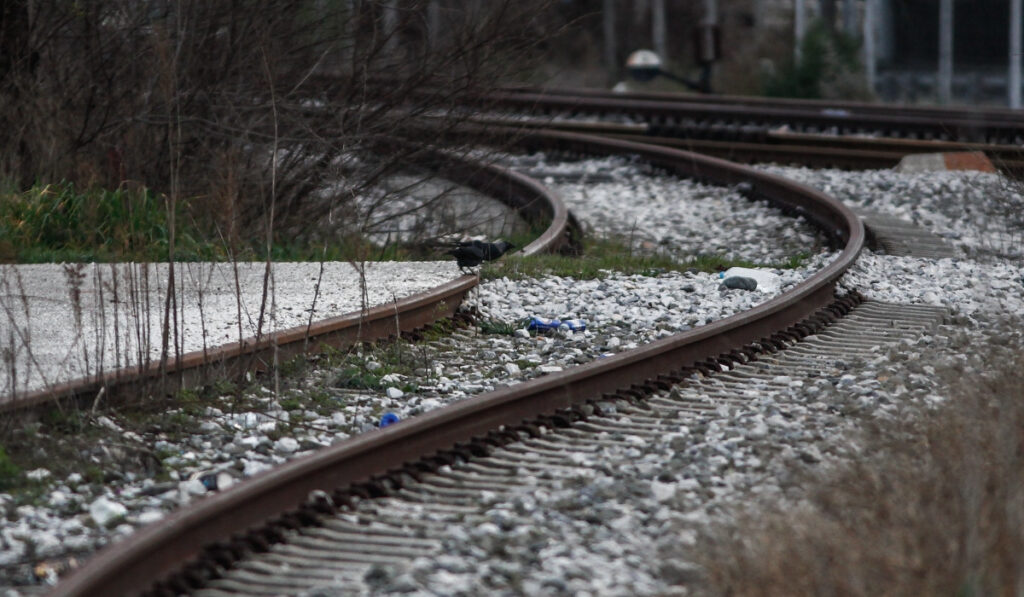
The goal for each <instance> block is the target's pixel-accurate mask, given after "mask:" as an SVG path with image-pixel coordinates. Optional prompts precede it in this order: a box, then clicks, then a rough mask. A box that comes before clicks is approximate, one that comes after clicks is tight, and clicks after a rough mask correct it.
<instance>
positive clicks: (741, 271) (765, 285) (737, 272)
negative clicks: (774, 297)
mask: <svg viewBox="0 0 1024 597" xmlns="http://www.w3.org/2000/svg"><path fill="white" fill-rule="evenodd" d="M735 276H741V277H744V278H750V279H752V280H754V281H755V282H757V290H760V291H761V292H775V291H777V290H778V289H779V284H780V282H779V276H778V274H775V273H773V272H771V271H768V270H766V269H751V268H748V267H730V268H729V269H727V270H725V271H724V272H722V273H720V274H718V277H719V278H720V279H722V280H725V279H727V278H732V277H735Z"/></svg>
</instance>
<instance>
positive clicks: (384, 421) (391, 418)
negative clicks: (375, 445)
mask: <svg viewBox="0 0 1024 597" xmlns="http://www.w3.org/2000/svg"><path fill="white" fill-rule="evenodd" d="M400 420H401V419H399V418H398V415H396V414H395V413H384V416H382V417H381V418H380V428H381V429H383V428H385V427H387V426H388V425H394V424H395V423H397V422H399V421H400Z"/></svg>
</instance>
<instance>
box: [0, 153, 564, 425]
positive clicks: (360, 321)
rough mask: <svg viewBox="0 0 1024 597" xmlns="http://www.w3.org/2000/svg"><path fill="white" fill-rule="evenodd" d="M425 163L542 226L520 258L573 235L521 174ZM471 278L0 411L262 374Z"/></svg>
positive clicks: (457, 161) (344, 340)
mask: <svg viewBox="0 0 1024 597" xmlns="http://www.w3.org/2000/svg"><path fill="white" fill-rule="evenodd" d="M426 165H428V166H430V167H432V168H433V169H434V170H435V171H437V172H438V173H439V174H440V175H441V176H442V177H447V178H448V179H449V180H452V181H455V182H458V183H460V184H465V185H467V186H469V187H472V188H474V189H477V190H479V191H482V192H487V193H490V194H492V196H494V197H496V198H498V199H499V200H501V201H503V202H505V203H506V204H507V205H509V206H510V207H511V208H513V209H515V210H517V211H518V212H519V213H520V214H521V215H522V216H523V217H524V218H525V219H527V220H528V221H531V222H533V223H536V224H540V225H546V229H545V230H544V232H543V233H541V235H540V236H538V237H537V238H536V239H535V240H534V241H533V242H531V243H530V244H529V245H527V246H526V247H524V248H523V249H522V250H521V251H520V253H521V254H523V255H533V254H536V253H541V252H549V251H558V250H560V249H563V248H566V247H568V246H571V245H573V244H574V243H576V242H578V240H579V239H578V235H579V230H578V226H577V224H576V223H575V222H574V221H573V219H572V216H571V215H570V214H569V211H568V209H567V208H566V207H565V205H564V204H563V203H562V201H561V200H560V199H559V198H558V197H557V196H555V195H553V194H551V193H550V192H548V191H547V189H545V188H544V187H543V186H542V185H540V184H538V183H537V182H536V181H534V180H532V179H530V178H528V177H525V176H522V175H520V174H517V173H515V172H512V171H510V170H507V169H505V168H502V167H500V166H496V165H485V164H478V163H474V162H471V161H468V160H465V159H462V158H456V157H454V156H452V155H447V154H440V153H439V154H437V155H436V156H434V161H433V162H432V163H431V164H426ZM478 281H479V280H478V278H477V277H476V276H471V275H465V276H462V277H460V278H458V279H457V280H454V281H452V282H450V283H448V284H444V285H442V286H438V287H436V288H434V289H432V290H430V291H428V292H423V293H418V294H415V295H412V296H409V297H406V298H404V299H402V300H399V301H397V303H396V304H388V305H382V306H378V307H374V308H372V309H369V310H368V311H367V312H365V313H358V312H357V313H350V314H347V315H342V316H339V317H333V318H329V319H325V320H320V321H317V322H315V323H312V324H311V325H310V326H308V327H307V326H299V327H296V328H292V329H285V330H281V331H277V332H274V333H270V334H265V335H264V336H262V337H260V338H247V339H245V340H243V341H242V342H240V343H234V344H228V345H223V346H219V347H214V348H209V349H204V350H197V351H194V352H189V353H186V354H183V355H181V356H179V357H177V358H171V359H169V361H168V362H167V363H166V364H162V363H160V362H158V361H153V362H149V363H145V364H143V365H141V366H137V367H129V368H121V369H115V370H110V371H105V372H103V373H101V374H99V375H96V376H90V377H84V378H79V379H74V380H70V381H67V382H63V383H60V384H57V385H53V386H50V387H47V388H44V389H41V390H38V391H33V392H29V393H24V394H19V395H17V396H15V397H14V399H10V397H7V399H4V398H5V397H3V396H0V412H13V411H29V410H31V409H34V408H37V407H39V406H45V405H48V404H51V403H52V402H54V401H55V400H61V399H69V400H87V401H92V400H93V399H95V397H96V396H97V395H98V394H100V393H101V392H102V394H103V395H105V396H106V397H107V399H108V400H111V401H113V402H115V403H116V402H117V401H118V400H119V398H120V397H122V396H129V395H135V396H137V395H139V394H140V393H145V392H149V391H153V390H156V389H159V391H160V392H172V391H174V390H176V389H178V388H182V387H195V386H198V385H202V384H203V383H204V382H205V381H206V380H208V379H211V378H212V376H216V377H220V378H224V377H227V378H235V377H238V376H240V375H242V374H243V373H244V372H246V371H253V372H260V371H265V370H266V369H267V368H268V367H269V364H270V363H273V362H275V359H278V360H281V359H288V358H291V357H294V356H296V355H299V354H304V353H306V352H309V351H310V350H315V349H317V347H321V346H332V347H336V348H337V347H343V346H349V345H352V344H353V343H356V342H372V341H375V340H378V339H382V338H387V337H390V336H395V335H398V334H401V333H408V332H412V331H414V330H416V329H418V328H421V327H423V326H425V325H428V324H430V323H433V322H435V321H437V320H439V319H443V318H449V317H452V316H453V315H454V314H455V310H456V309H457V307H458V305H459V304H460V303H461V302H462V299H463V297H465V295H466V293H467V292H469V291H470V290H471V289H472V288H474V287H475V286H476V284H477V283H478Z"/></svg>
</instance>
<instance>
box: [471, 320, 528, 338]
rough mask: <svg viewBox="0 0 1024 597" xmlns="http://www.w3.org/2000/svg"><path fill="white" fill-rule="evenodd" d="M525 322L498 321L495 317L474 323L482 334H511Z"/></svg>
mask: <svg viewBox="0 0 1024 597" xmlns="http://www.w3.org/2000/svg"><path fill="white" fill-rule="evenodd" d="M527 321H529V320H527ZM525 323H526V322H522V321H499V320H497V319H487V320H484V321H480V322H478V323H477V324H476V325H477V327H478V328H480V332H481V333H483V334H495V335H499V336H511V335H513V334H515V333H516V330H518V329H520V328H522V327H524V326H525Z"/></svg>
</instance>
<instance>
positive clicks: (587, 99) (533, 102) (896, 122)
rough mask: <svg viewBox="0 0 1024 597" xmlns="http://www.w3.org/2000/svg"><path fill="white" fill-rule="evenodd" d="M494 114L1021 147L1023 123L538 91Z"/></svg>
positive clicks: (664, 132)
mask: <svg viewBox="0 0 1024 597" xmlns="http://www.w3.org/2000/svg"><path fill="white" fill-rule="evenodd" d="M486 101H487V102H488V103H487V105H488V107H489V108H491V109H496V108H504V109H510V110H515V111H518V112H524V113H533V114H542V115H552V114H556V113H558V114H573V115H583V114H592V115H595V116H598V117H607V116H620V117H621V116H625V117H630V118H632V119H634V120H638V121H641V122H645V123H647V125H648V126H649V133H650V134H651V135H655V136H668V135H675V134H677V133H681V132H685V133H686V134H696V133H702V134H703V133H704V132H706V133H707V134H714V135H732V136H733V139H732V140H745V141H755V142H764V141H765V137H766V135H767V132H768V130H769V129H771V128H775V127H779V126H782V125H790V126H804V127H807V126H809V127H816V128H819V129H826V130H830V129H835V130H838V131H842V132H849V133H859V132H869V133H870V132H875V131H882V132H883V133H884V135H885V136H892V137H911V138H920V139H935V140H946V141H951V142H985V143H992V142H998V143H1005V144H1015V143H1017V141H1016V140H1017V139H1020V138H1022V137H1024V120H1022V119H1020V118H1011V117H1010V116H1009V115H1005V114H999V113H996V114H986V113H981V114H973V113H966V112H965V113H951V114H937V115H936V114H930V113H927V112H922V111H919V110H913V109H910V110H901V109H899V108H892V109H888V110H875V111H866V110H865V111H860V112H857V111H851V110H846V109H834V108H830V107H829V106H830V104H828V103H823V104H819V105H816V106H814V107H806V106H794V105H786V104H784V103H781V102H770V101H765V102H763V103H759V104H758V105H756V106H752V105H746V104H742V103H727V102H714V101H713V100H707V99H705V100H702V101H696V100H694V98H693V97H692V96H687V95H675V96H672V99H667V98H662V99H643V96H641V97H637V96H633V95H630V94H622V95H603V94H601V95H596V94H551V93H536V92H532V91H520V92H508V91H506V92H499V93H495V94H492V95H490V96H488V97H487V98H486ZM688 119H689V120H691V121H693V120H701V121H706V122H708V123H711V124H712V125H713V126H712V127H711V128H710V129H708V130H707V131H703V130H701V127H700V126H696V127H695V126H689V125H685V121H686V120H688Z"/></svg>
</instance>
